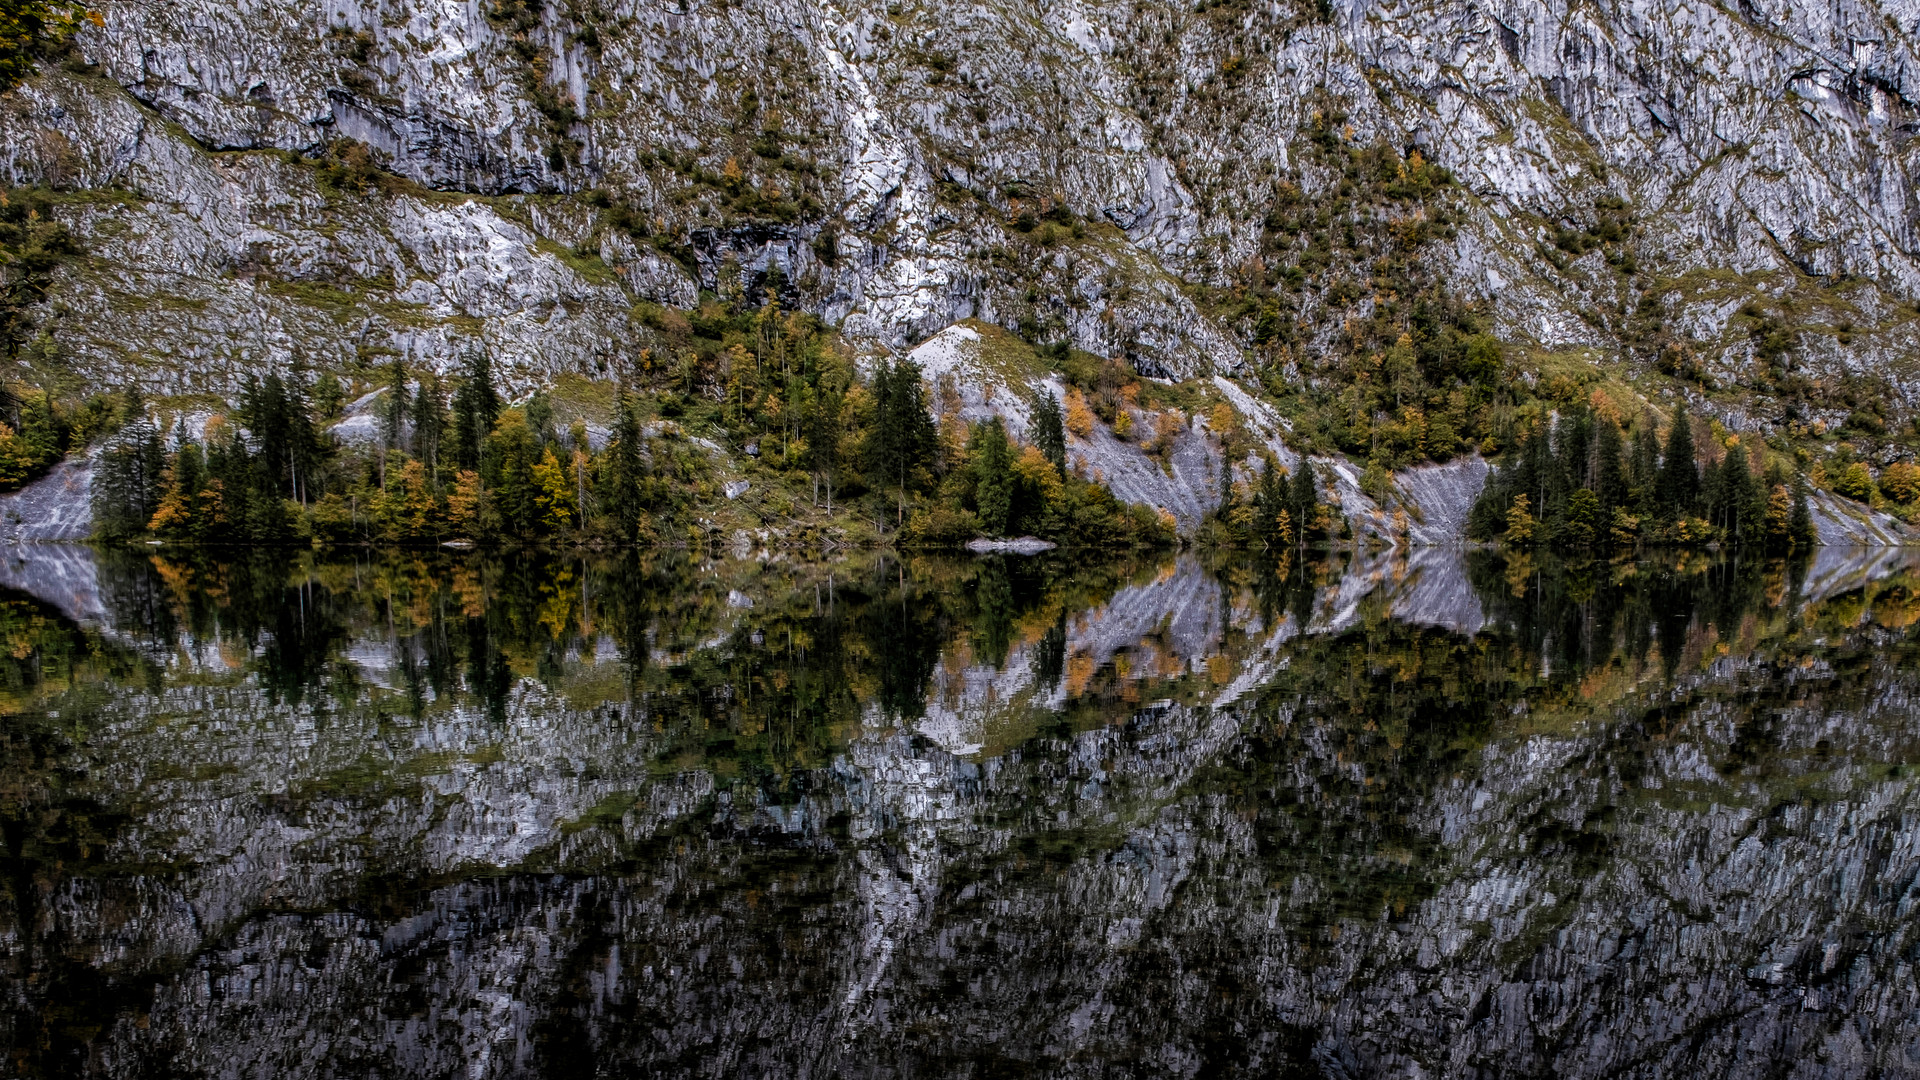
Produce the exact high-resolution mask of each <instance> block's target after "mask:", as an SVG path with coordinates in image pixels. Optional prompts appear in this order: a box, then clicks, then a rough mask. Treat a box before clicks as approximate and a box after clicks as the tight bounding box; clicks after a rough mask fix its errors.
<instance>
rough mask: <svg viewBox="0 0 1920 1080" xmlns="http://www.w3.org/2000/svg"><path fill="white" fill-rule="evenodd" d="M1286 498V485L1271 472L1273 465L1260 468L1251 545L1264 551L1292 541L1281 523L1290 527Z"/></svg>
mask: <svg viewBox="0 0 1920 1080" xmlns="http://www.w3.org/2000/svg"><path fill="white" fill-rule="evenodd" d="M1287 501H1288V494H1287V488H1286V481H1285V480H1283V479H1281V476H1280V474H1279V473H1278V472H1276V471H1275V470H1274V467H1273V462H1272V461H1264V462H1262V463H1261V465H1260V485H1259V487H1258V489H1257V491H1256V493H1255V495H1254V499H1253V503H1254V516H1253V522H1254V536H1253V537H1252V538H1251V539H1252V541H1253V542H1254V543H1257V544H1260V545H1261V546H1263V547H1268V548H1274V549H1280V548H1285V547H1286V546H1287V545H1288V544H1289V543H1291V542H1292V540H1293V538H1292V537H1291V536H1288V535H1287V530H1286V529H1284V528H1282V526H1281V522H1282V521H1285V522H1286V523H1287V524H1289V525H1291V524H1292V520H1293V515H1292V514H1289V513H1288V512H1287Z"/></svg>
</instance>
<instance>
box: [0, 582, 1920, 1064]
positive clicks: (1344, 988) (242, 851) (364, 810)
mask: <svg viewBox="0 0 1920 1080" xmlns="http://www.w3.org/2000/svg"><path fill="white" fill-rule="evenodd" d="M20 552H21V554H17V555H15V556H13V557H11V558H9V559H8V560H6V562H5V565H4V566H0V581H4V582H6V583H9V584H11V585H13V586H15V587H17V588H23V589H26V590H30V591H21V592H10V593H5V594H0V830H3V836H0V839H4V875H0V877H3V884H0V888H3V889H4V904H0V945H4V949H5V964H6V967H5V970H4V974H0V990H3V991H4V996H3V997H0V1030H4V1035H5V1039H6V1041H7V1046H8V1048H9V1054H8V1057H7V1059H6V1065H5V1068H6V1069H9V1070H11V1072H12V1074H14V1075H26V1076H113V1077H154V1076H218V1077H263V1078H264V1077H356V1078H358V1077H403V1076H404V1077H414V1076H418V1077H452V1076H465V1077H475V1078H482V1077H509V1076H564V1077H586V1076H595V1075H600V1076H674V1075H689V1076H728V1077H732V1076H749V1077H758V1076H769V1077H832V1076H890V1077H892V1076H897V1077H947V1076H954V1077H1005V1076H1025V1075H1045V1076H1196V1077H1197V1076H1234V1075H1246V1076H1278V1077H1315V1076H1326V1077H1342V1076H1353V1077H1359V1076H1484V1077H1496V1076H1498V1077H1508V1076H1550V1075H1558V1076H1592V1077H1601V1076H1608V1077H1613V1076H1644V1077H1656V1076H1658V1077H1668V1076H1671V1077H1689V1078H1695V1077H1721V1076H1736V1077H1749V1076H1751V1077H1761V1076H1766V1077H1802V1076H1804V1077H1816V1076H1817V1077H1871V1076H1914V1075H1920V992H1917V991H1916V984H1915V974H1914V968H1915V964H1916V963H1920V912H1916V909H1915V905H1916V902H1917V901H1920V892H1917V891H1916V890H1917V887H1920V876H1917V875H1920V797H1917V796H1920V790H1916V781H1915V779H1914V771H1913V770H1914V767H1915V766H1916V765H1920V694H1917V693H1916V692H1917V691H1920V663H1916V661H1917V660H1920V642H1917V641H1916V637H1915V633H1914V631H1913V629H1912V626H1913V623H1914V621H1915V620H1916V619H1917V618H1920V592H1917V591H1916V590H1917V588H1920V577H1917V576H1915V575H1914V574H1913V573H1912V572H1911V570H1910V569H1909V568H1908V557H1907V556H1906V555H1904V554H1902V553H1878V554H1860V555H1857V556H1856V555H1850V554H1848V553H1841V552H1828V551H1823V552H1822V553H1821V554H1820V557H1819V558H1818V559H1817V560H1816V561H1815V562H1814V563H1813V564H1812V565H1800V566H1789V565H1785V564H1780V563H1768V562H1764V561H1751V560H1749V561H1736V560H1716V559H1709V558H1704V557H1693V558H1689V559H1684V560H1662V561H1652V562H1642V563H1602V564H1593V565H1588V566H1582V567H1571V568H1569V567H1564V566H1560V565H1558V564H1553V563H1549V562H1547V561H1544V560H1543V561H1539V562H1529V561H1526V560H1524V559H1519V560H1515V561H1512V562H1508V561H1504V560H1503V559H1501V558H1500V557H1497V556H1494V555H1491V554H1487V553H1476V554H1473V555H1471V556H1460V555H1457V554H1449V553H1442V552H1423V553H1419V554H1417V555H1416V556H1414V557H1412V558H1410V559H1409V558H1404V557H1397V556H1391V555H1384V556H1378V557H1372V558H1361V559H1358V560H1352V561H1349V560H1347V559H1345V558H1344V557H1342V558H1340V559H1336V560H1333V561H1329V562H1327V563H1324V564H1314V565H1309V566H1307V567H1306V568H1304V569H1300V568H1296V569H1294V570H1293V572H1292V573H1290V574H1287V575H1284V576H1282V575H1280V574H1277V573H1274V572H1272V571H1271V570H1268V569H1264V568H1262V567H1260V566H1258V565H1255V564H1253V563H1249V562H1246V561H1231V560H1229V561H1224V562H1209V561H1207V560H1204V559H1198V558H1193V557H1185V558H1180V559H1173V558H1168V559H1166V560H1165V561H1158V562H1151V561H1150V562H1140V563H1131V564H1118V565H1108V566H1089V565H1087V564H1086V563H1085V561H1084V560H1070V559H1053V560H1048V559H1041V560H1035V561H1012V562H1008V561H1000V560H997V559H989V560H939V559H927V560H908V561H907V562H905V563H904V564H902V563H900V562H896V561H892V560H891V559H884V558H878V557H874V558H867V559H864V560H859V561H851V562H842V563H837V564H831V565H795V564H790V563H780V562H774V563H770V564H769V563H761V562H756V561H721V562H713V563H705V562H700V561H689V560H688V559H685V558H678V559H676V558H660V559H654V560H640V561H626V562H620V561H608V562H585V563H583V562H581V561H578V560H572V559H566V558H558V557H553V558H547V557H527V556H520V557H515V558H513V559H511V560H504V561H503V560H498V559H490V558H484V557H479V556H474V557H442V556H438V555H434V556H426V557H418V556H411V555H406V556H398V555H397V556H390V557H376V558H371V559H369V558H366V557H364V556H363V557H361V558H360V559H359V560H358V561H353V560H351V559H341V560H338V561H325V560H322V561H315V560H313V559H311V558H299V559H294V560H291V561H289V560H288V559H287V558H286V557H274V558H260V559H254V560H241V561H236V562H229V563H224V564H222V563H215V562H208V563H204V564H194V563H189V562H180V561H171V560H170V559H169V558H166V557H158V558H149V557H147V556H146V555H144V554H141V555H131V554H126V555H102V556H94V555H92V554H91V553H87V552H84V551H77V550H67V549H20Z"/></svg>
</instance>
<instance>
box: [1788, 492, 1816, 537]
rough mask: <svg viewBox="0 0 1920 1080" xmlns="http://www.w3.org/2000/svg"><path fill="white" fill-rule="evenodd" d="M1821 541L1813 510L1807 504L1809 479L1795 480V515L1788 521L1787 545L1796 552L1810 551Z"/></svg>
mask: <svg viewBox="0 0 1920 1080" xmlns="http://www.w3.org/2000/svg"><path fill="white" fill-rule="evenodd" d="M1819 540H1820V534H1819V532H1818V531H1817V530H1816V529H1815V528H1814V525H1813V508H1812V507H1811V506H1809V505H1808V504H1807V478H1806V477H1804V476H1795V477H1794V478H1793V515H1792V516H1791V517H1790V518H1788V519H1787V543H1788V544H1790V545H1792V547H1793V550H1795V551H1809V550H1811V549H1812V548H1813V546H1814V545H1815V544H1816V543H1818V542H1819Z"/></svg>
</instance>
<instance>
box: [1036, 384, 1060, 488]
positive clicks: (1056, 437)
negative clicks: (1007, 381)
mask: <svg viewBox="0 0 1920 1080" xmlns="http://www.w3.org/2000/svg"><path fill="white" fill-rule="evenodd" d="M1033 444H1034V445H1035V446H1037V447H1039V448H1040V453H1041V454H1042V455H1043V456H1044V457H1045V458H1046V459H1047V460H1048V461H1050V462H1052V463H1053V468H1054V471H1055V472H1058V473H1059V474H1060V478H1061V479H1062V480H1064V479H1066V477H1067V427H1066V419H1065V417H1064V415H1063V414H1062V412H1061V409H1060V399H1059V398H1057V397H1054V396H1053V391H1052V390H1041V391H1040V393H1038V394H1036V395H1035V396H1034V399H1033Z"/></svg>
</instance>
